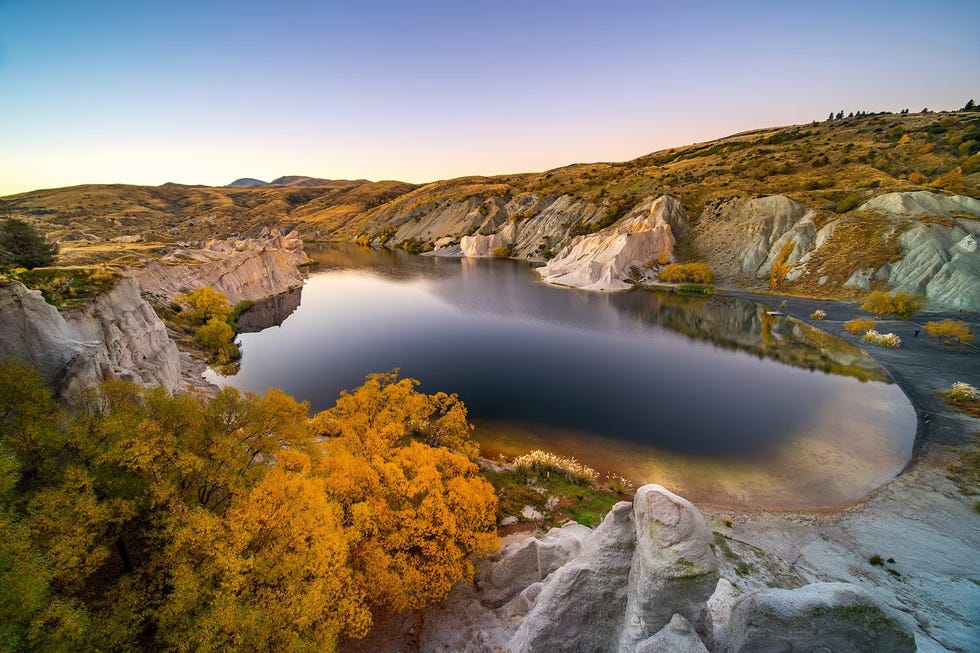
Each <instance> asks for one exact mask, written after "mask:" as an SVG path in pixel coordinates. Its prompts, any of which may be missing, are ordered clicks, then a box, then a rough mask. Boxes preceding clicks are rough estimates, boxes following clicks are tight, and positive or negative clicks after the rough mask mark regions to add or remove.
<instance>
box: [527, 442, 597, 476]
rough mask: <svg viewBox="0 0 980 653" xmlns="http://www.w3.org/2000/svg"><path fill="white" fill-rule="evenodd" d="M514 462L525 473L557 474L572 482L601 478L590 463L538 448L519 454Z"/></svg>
mask: <svg viewBox="0 0 980 653" xmlns="http://www.w3.org/2000/svg"><path fill="white" fill-rule="evenodd" d="M512 464H513V466H514V469H515V470H517V471H518V472H521V473H523V474H535V475H542V474H544V475H549V474H557V475H559V476H562V477H564V478H565V479H566V480H568V481H571V482H572V483H587V484H592V483H595V482H596V481H597V480H598V478H599V474H598V473H597V472H596V471H595V470H594V469H592V468H591V467H589V466H588V465H583V464H582V463H580V462H578V461H577V460H575V459H574V458H569V457H567V456H559V455H557V454H553V453H549V452H546V451H541V450H538V449H536V450H534V451H532V452H530V453H526V454H524V455H523V456H518V457H517V458H515V459H514V461H513V463H512Z"/></svg>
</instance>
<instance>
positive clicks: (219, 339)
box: [194, 317, 242, 365]
mask: <svg viewBox="0 0 980 653" xmlns="http://www.w3.org/2000/svg"><path fill="white" fill-rule="evenodd" d="M234 338H235V331H234V330H233V329H232V328H231V325H230V324H228V323H227V322H225V321H224V320H222V319H219V318H216V317H213V318H211V319H210V320H208V322H207V324H205V325H203V326H201V327H200V328H199V329H198V330H197V331H195V332H194V339H195V340H197V344H199V345H201V347H202V348H203V349H204V350H206V351H207V352H208V353H209V354H211V358H212V360H213V361H214V362H216V363H219V364H222V365H224V364H227V363H230V362H231V361H234V360H238V359H239V358H241V356H242V354H241V351H240V350H239V349H238V345H236V344H235V343H234V342H232V340H233V339H234Z"/></svg>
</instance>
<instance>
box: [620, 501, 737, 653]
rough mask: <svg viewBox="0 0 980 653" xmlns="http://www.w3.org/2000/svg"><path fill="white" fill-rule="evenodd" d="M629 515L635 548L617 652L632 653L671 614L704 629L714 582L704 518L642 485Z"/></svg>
mask: <svg viewBox="0 0 980 653" xmlns="http://www.w3.org/2000/svg"><path fill="white" fill-rule="evenodd" d="M633 519H634V522H635V524H636V551H635V553H634V555H633V563H632V567H631V568H630V579H629V602H628V604H627V606H626V619H625V623H624V626H623V633H622V636H621V638H620V650H621V651H633V650H634V649H635V648H636V645H637V644H638V643H639V642H641V641H643V640H645V639H647V638H648V637H650V636H652V635H654V634H655V633H656V632H657V631H659V630H660V629H661V628H663V627H664V626H666V625H667V624H668V623H669V622H670V620H671V618H672V616H673V615H675V614H679V615H681V616H683V617H684V618H685V619H686V620H687V621H688V622H690V623H691V624H692V625H693V626H694V628H695V629H696V630H697V631H699V632H701V633H702V634H707V633H710V632H711V616H710V614H709V613H708V608H707V602H708V599H709V598H710V597H711V595H712V594H713V593H714V590H715V586H716V585H717V583H718V561H717V560H716V559H715V554H714V551H713V550H712V548H711V544H712V541H713V535H712V533H711V528H710V527H709V526H708V522H707V521H706V520H705V518H704V516H703V515H702V514H701V512H700V511H699V510H698V509H697V508H695V507H694V506H693V505H692V504H691V502H690V501H688V500H687V499H684V498H682V497H679V496H677V495H676V494H674V493H672V492H670V491H669V490H667V489H666V488H664V487H661V486H659V485H645V486H643V487H641V488H640V489H639V490H637V491H636V496H635V497H634V499H633Z"/></svg>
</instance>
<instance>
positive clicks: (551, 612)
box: [508, 502, 635, 653]
mask: <svg viewBox="0 0 980 653" xmlns="http://www.w3.org/2000/svg"><path fill="white" fill-rule="evenodd" d="M631 508H632V507H631V506H630V504H629V503H626V502H622V503H617V504H616V505H615V506H613V508H612V510H611V511H610V512H609V514H608V515H606V518H605V519H604V520H603V521H602V523H601V524H599V526H598V527H597V528H596V530H595V531H594V532H593V533H592V535H590V536H589V538H588V539H587V540H586V541H585V543H584V544H583V547H582V552H581V553H580V554H579V555H578V557H576V558H574V559H572V560H571V561H570V562H568V563H566V564H565V565H564V566H562V567H561V568H559V569H558V570H557V571H555V572H554V573H553V574H552V575H551V576H549V577H548V579H547V581H546V582H545V583H544V586H543V587H542V589H541V592H540V594H538V597H537V600H536V601H535V602H534V607H533V608H531V611H530V612H528V614H527V616H526V617H524V620H523V621H521V625H520V627H518V629H517V632H516V633H514V636H513V637H512V638H511V640H510V643H509V645H508V650H511V651H515V652H526V653H531V652H534V651H541V652H542V653H544V652H546V651H547V652H551V651H612V650H615V649H616V640H617V639H618V636H619V630H620V625H621V623H622V619H623V611H624V610H625V608H626V593H627V586H628V583H629V573H630V562H631V560H632V557H633V547H634V541H635V531H634V528H633V519H632V509H631Z"/></svg>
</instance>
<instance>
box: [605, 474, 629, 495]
mask: <svg viewBox="0 0 980 653" xmlns="http://www.w3.org/2000/svg"><path fill="white" fill-rule="evenodd" d="M602 487H603V488H604V489H606V490H608V491H610V492H614V493H616V494H633V492H634V491H635V490H636V487H635V486H634V485H633V481H631V480H629V479H628V478H626V477H625V476H620V475H619V474H607V475H606V480H605V481H604V482H603V484H602Z"/></svg>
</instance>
